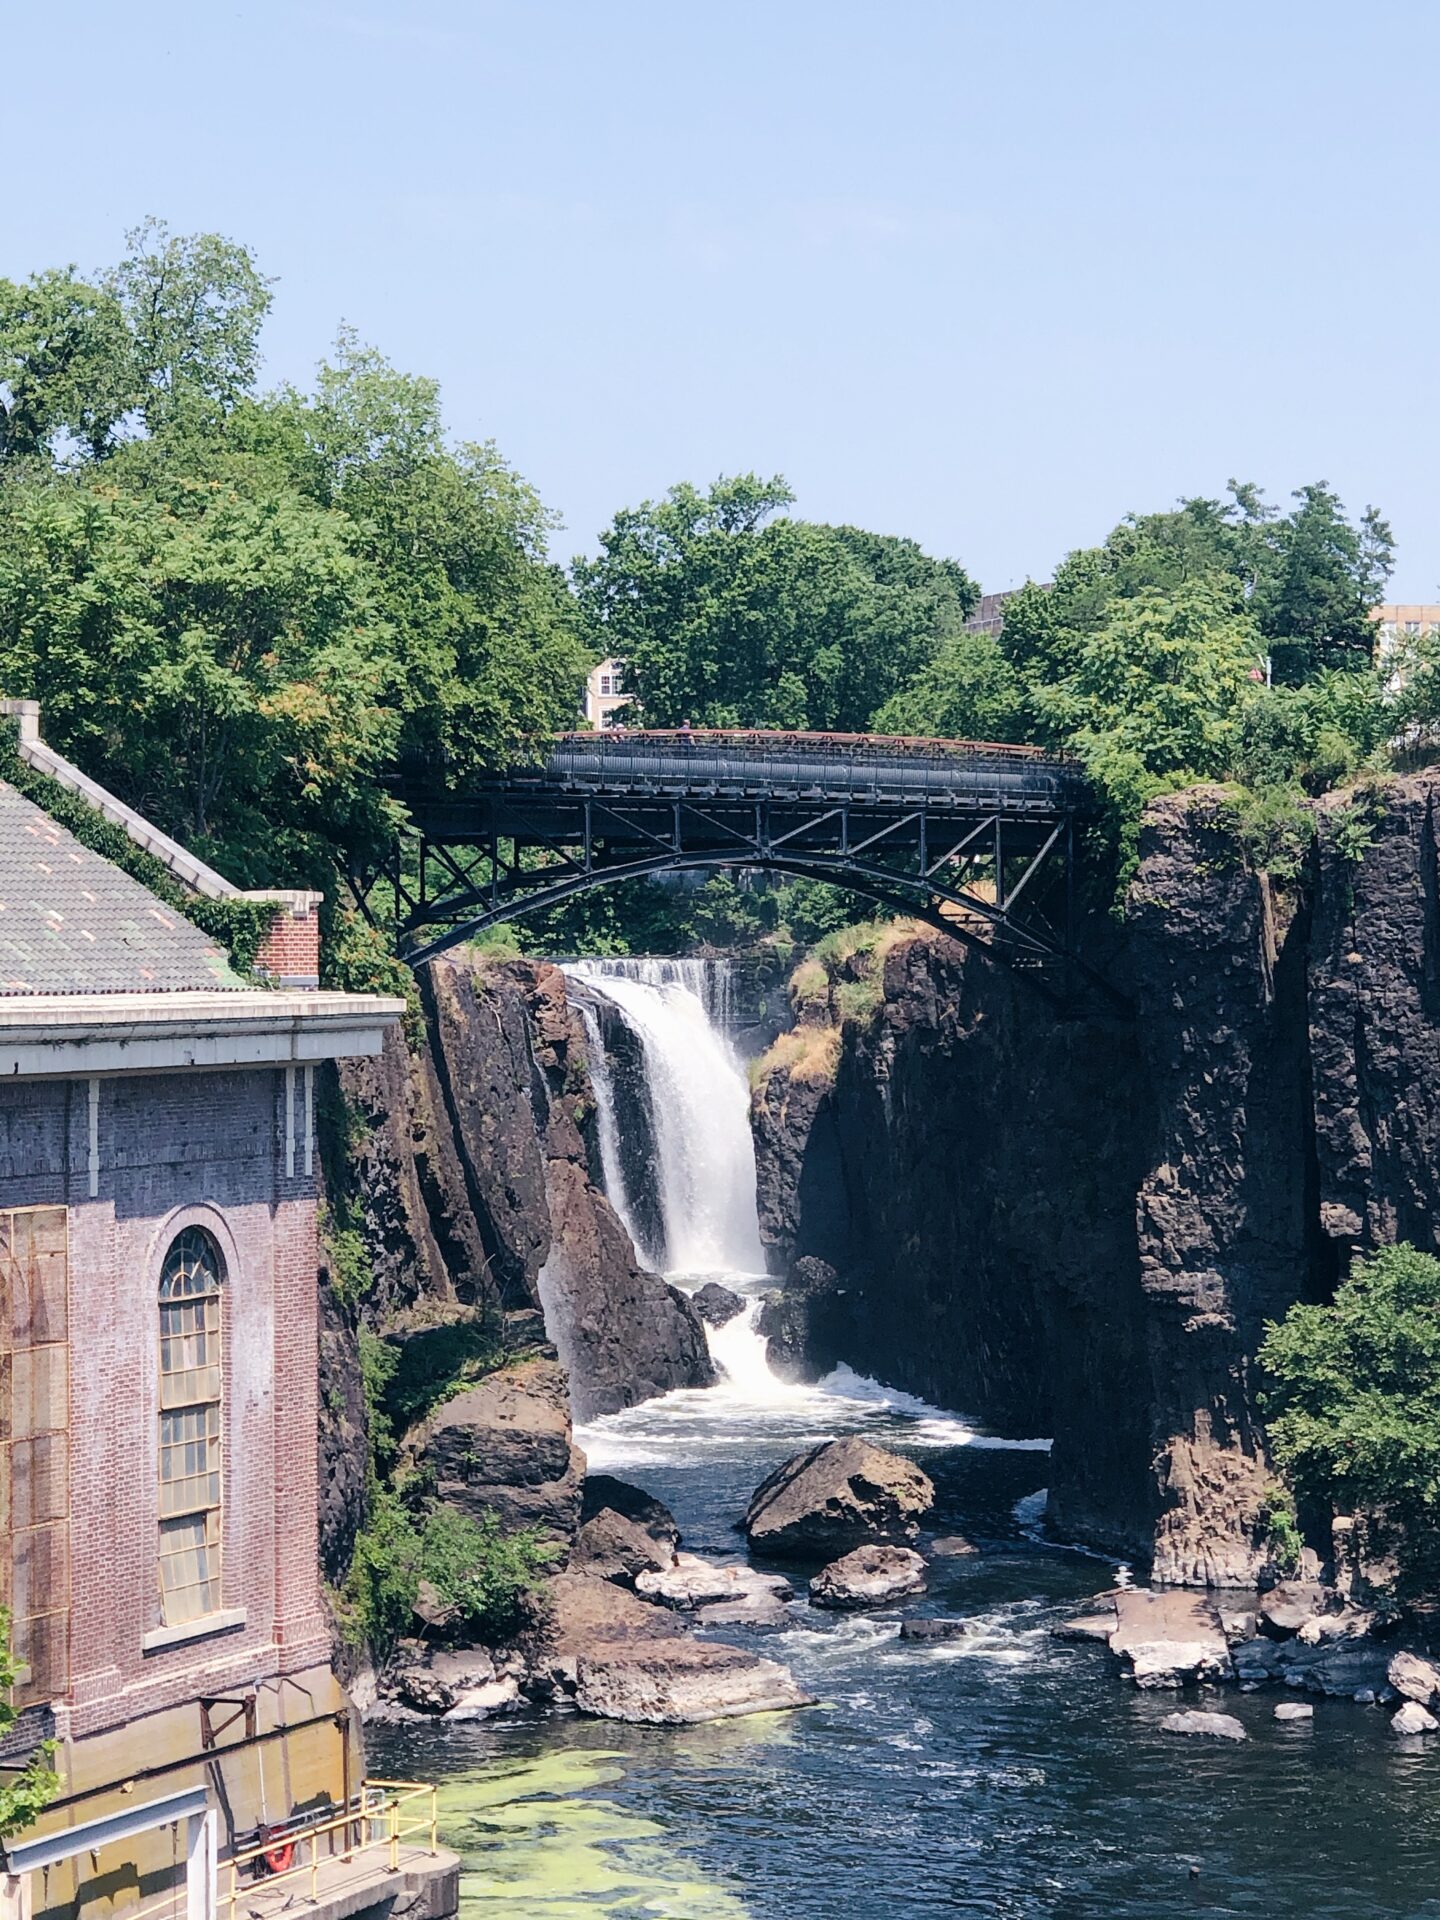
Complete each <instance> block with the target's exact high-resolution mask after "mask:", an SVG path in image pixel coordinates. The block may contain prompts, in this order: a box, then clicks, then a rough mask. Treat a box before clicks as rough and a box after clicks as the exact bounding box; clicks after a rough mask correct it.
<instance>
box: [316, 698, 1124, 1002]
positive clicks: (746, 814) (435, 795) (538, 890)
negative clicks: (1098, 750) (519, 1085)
mask: <svg viewBox="0 0 1440 1920" xmlns="http://www.w3.org/2000/svg"><path fill="white" fill-rule="evenodd" d="M404 798H405V800H406V803H407V806H408V809H409V812H410V817H411V820H412V822H413V828H412V830H411V831H410V832H409V833H408V834H407V835H406V836H405V837H404V839H403V840H402V841H401V842H400V843H397V845H396V847H395V849H394V852H393V855H392V857H391V858H390V859H389V860H388V861H387V862H386V863H385V864H384V865H383V866H381V867H379V868H374V869H370V870H368V871H367V872H364V873H357V874H354V875H352V885H353V887H354V890H355V893H356V897H357V899H358V900H359V902H360V904H361V907H362V908H363V910H364V911H365V912H366V913H367V914H368V915H369V916H370V917H371V919H372V920H374V921H376V922H377V923H378V921H379V919H380V918H381V917H382V915H384V916H386V917H388V918H389V919H390V920H391V922H392V925H393V928H394V931H395V932H396V934H397V935H398V939H399V944H400V950H401V952H402V953H403V954H404V956H405V958H406V959H407V960H409V961H411V962H412V964H418V963H419V962H420V961H423V960H427V959H430V958H431V957H432V956H434V955H435V954H438V953H441V952H443V951H444V950H445V949H446V948H447V947H451V946H454V945H456V944H457V943H458V942H460V941H462V940H465V939H468V938H470V937H471V936H473V935H474V934H476V933H478V932H479V931H481V930H482V929H483V928H485V927H488V926H493V925H495V924H497V923H498V922H500V921H504V920H513V919H517V918H520V917H522V916H523V915H525V914H528V913H534V912H538V911H539V910H541V909H542V908H545V907H550V906H554V905H556V904H557V903H558V902H560V901H562V900H566V899H569V898H570V897H572V896H573V895H575V894H577V893H582V892H585V891H586V890H588V889H590V888H592V887H597V886H605V885H611V884H614V883H615V882H617V881H621V880H631V879H636V878H640V877H642V876H645V875H651V874H658V873H665V872H675V871H684V870H694V869H706V868H710V869H718V868H726V867H742V868H743V867H748V868H757V869H760V870H762V871H769V872H777V873H785V874H793V875H798V876H800V877H802V878H805V879H812V880H825V881H829V882H831V883H833V884H834V885H837V886H842V887H847V888H850V889H852V890H854V891H855V892H858V893H862V894H866V895H868V896H869V897H870V898H871V899H873V900H875V901H876V902H878V903H879V904H881V905H883V906H886V907H889V908H891V909H892V910H894V911H896V912H899V913H906V914H910V915H912V916H914V917H915V918H917V919H920V920H924V921H927V922H929V923H930V924H931V925H932V926H935V927H938V928H940V929H941V930H942V931H943V932H945V933H947V934H950V935H951V936H953V937H954V938H955V939H957V940H961V941H964V942H966V943H967V944H969V945H971V946H975V947H978V948H980V949H982V950H983V951H984V952H986V953H987V954H989V955H990V956H991V957H992V958H994V959H996V960H999V961H1001V962H1003V963H1005V964H1006V965H1008V966H1010V967H1012V968H1015V969H1017V970H1018V971H1020V972H1022V973H1024V974H1026V975H1028V976H1030V977H1031V978H1033V979H1034V981H1035V983H1036V984H1037V985H1039V986H1041V987H1042V988H1044V989H1045V990H1047V991H1048V992H1050V993H1052V994H1054V995H1055V996H1056V997H1058V998H1062V999H1065V998H1069V997H1070V996H1071V994H1072V993H1073V991H1074V990H1075V988H1076V987H1077V986H1078V985H1079V984H1080V982H1081V980H1082V979H1088V980H1090V981H1098V982H1099V984H1100V985H1101V986H1104V984H1105V983H1104V982H1103V981H1101V980H1099V976H1097V975H1095V974H1094V973H1093V971H1092V970H1091V969H1090V968H1089V967H1087V966H1085V964H1084V963H1083V962H1082V961H1080V959H1079V958H1078V956H1077V955H1076V953H1075V949H1074V915H1075V878H1076V876H1075V859H1076V850H1075V826H1076V820H1077V816H1079V815H1080V814H1081V813H1082V812H1083V811H1084V808H1085V806H1086V804H1087V793H1086V788H1085V784H1084V781H1083V779H1082V778H1081V775H1080V773H1079V770H1078V768H1077V767H1076V766H1075V765H1074V763H1073V762H1071V761H1069V760H1067V759H1065V758H1063V757H1059V756H1055V755H1048V754H1045V753H1042V752H1040V751H1039V750H1038V749H1035V748H1029V747H1010V746H997V745H989V744H985V743H978V742H973V741H954V740H915V739H898V738H890V737H885V736H880V735H848V734H816V733H777V732H757V731H748V732H741V731H724V732H721V731H698V730H697V731H693V732H692V731H689V730H685V729H681V730H678V731H668V732H659V731H647V732H635V731H628V730H620V729H617V730H615V731H614V732H610V733H573V734H564V735H561V736H559V737H558V738H557V739H555V740H554V741H553V742H552V743H551V744H550V747H549V749H548V751H547V752H546V753H545V754H544V756H543V757H541V758H538V759H537V760H536V762H535V763H534V764H533V765H523V766H515V767H511V768H509V769H506V770H505V771H503V772H500V773H496V774H491V775H485V776H479V777H477V778H475V779H474V780H472V781H471V782H469V783H468V785H467V786H466V788H465V790H464V791H463V792H460V793H441V792H436V791H432V790H428V789H427V788H425V787H424V786H423V785H421V784H416V783H412V784H411V785H410V786H408V787H407V788H406V789H405V792H404ZM1107 991H1110V990H1109V989H1107Z"/></svg>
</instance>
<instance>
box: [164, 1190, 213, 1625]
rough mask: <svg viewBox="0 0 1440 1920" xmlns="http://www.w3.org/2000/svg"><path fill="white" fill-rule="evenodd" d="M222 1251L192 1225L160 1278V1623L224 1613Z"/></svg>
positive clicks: (171, 1253)
mask: <svg viewBox="0 0 1440 1920" xmlns="http://www.w3.org/2000/svg"><path fill="white" fill-rule="evenodd" d="M224 1275H225V1264H224V1262H223V1260H222V1259H221V1257H220V1249H219V1248H218V1247H217V1246H216V1244H215V1242H214V1241H213V1240H212V1239H211V1238H210V1235H209V1234H208V1233H206V1232H204V1230H203V1229H202V1228H200V1227H186V1229H185V1231H184V1232H183V1233H181V1234H180V1235H178V1236H177V1238H176V1239H175V1241H174V1242H173V1243H172V1245H171V1247H170V1251H169V1252H168V1253H167V1254H166V1256H165V1267H164V1270H163V1272H162V1273H161V1276H160V1618H161V1621H162V1623H163V1624H164V1625H165V1626H167V1627H178V1626H183V1625H184V1623H185V1622H186V1621H187V1620H199V1619H202V1618H203V1617H204V1616H205V1615H206V1614H207V1613H218V1612H219V1610H220V1401H221V1394H222V1384H221V1378H222V1376H221V1365H220V1283H221V1281H222V1280H223V1279H224Z"/></svg>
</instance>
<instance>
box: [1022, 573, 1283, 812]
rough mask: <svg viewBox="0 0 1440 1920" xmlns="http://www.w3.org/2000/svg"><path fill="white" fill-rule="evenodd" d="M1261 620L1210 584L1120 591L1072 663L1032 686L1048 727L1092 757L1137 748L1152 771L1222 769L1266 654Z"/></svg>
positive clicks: (1202, 773)
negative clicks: (1128, 594) (1233, 606)
mask: <svg viewBox="0 0 1440 1920" xmlns="http://www.w3.org/2000/svg"><path fill="white" fill-rule="evenodd" d="M1259 652H1260V645H1259V638H1258V635H1257V634H1256V631H1255V626H1254V623H1253V621H1251V620H1250V619H1249V618H1248V617H1247V616H1246V615H1245V614H1243V613H1235V612H1232V611H1231V610H1230V609H1229V608H1227V607H1226V606H1225V604H1224V603H1223V601H1221V602H1217V600H1216V598H1215V595H1214V594H1213V592H1212V591H1211V589H1210V587H1209V586H1208V584H1206V585H1199V586H1195V587H1192V588H1189V589H1188V590H1181V591H1177V592H1174V593H1165V592H1162V591H1161V590H1159V589H1158V588H1147V589H1146V590H1145V591H1143V592H1142V593H1139V594H1137V595H1136V596H1134V597H1133V598H1131V599H1120V600H1116V601H1115V602H1114V603H1113V604H1112V605H1111V607H1110V608H1109V609H1108V611H1107V617H1106V619H1105V620H1104V622H1103V624H1101V625H1099V626H1096V627H1095V628H1093V629H1092V630H1091V631H1090V632H1088V633H1087V634H1086V635H1085V636H1084V638H1083V640H1082V641H1081V642H1080V643H1079V645H1078V646H1077V648H1076V650H1075V652H1074V654H1073V657H1072V661H1071V665H1070V668H1069V670H1068V671H1067V672H1066V673H1065V675H1064V676H1063V677H1062V678H1061V679H1059V680H1057V681H1056V682H1054V683H1053V684H1051V685H1048V686H1039V687H1035V688H1034V689H1033V690H1032V702H1033V705H1034V707H1035V710H1036V712H1037V714H1038V716H1039V718H1040V721H1041V724H1042V726H1043V727H1044V728H1045V730H1046V731H1047V732H1048V733H1049V735H1050V737H1051V738H1052V739H1054V740H1056V741H1057V742H1061V743H1066V744H1070V745H1073V746H1075V747H1076V748H1078V749H1079V751H1080V752H1082V753H1084V754H1086V755H1087V756H1090V757H1092V758H1093V757H1095V756H1096V755H1100V754H1104V753H1131V754H1134V755H1135V756H1136V757H1137V758H1138V759H1139V761H1140V762H1141V763H1142V765H1143V766H1144V768H1145V770H1146V771H1147V772H1148V773H1151V774H1156V775H1162V776H1184V777H1185V778H1199V779H1205V778H1210V777H1214V776H1217V775H1219V774H1222V773H1223V772H1224V771H1225V770H1226V766H1227V763H1228V760H1229V757H1230V753H1231V749H1232V745H1233V741H1234V730H1235V722H1236V718H1237V715H1238V713H1239V709H1240V706H1241V703H1242V702H1243V701H1244V700H1245V698H1246V697H1247V696H1251V695H1253V690H1254V687H1255V684H1256V683H1255V680H1254V675H1255V673H1256V670H1257V666H1256V663H1257V660H1258V657H1259Z"/></svg>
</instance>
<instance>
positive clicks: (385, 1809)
mask: <svg viewBox="0 0 1440 1920" xmlns="http://www.w3.org/2000/svg"><path fill="white" fill-rule="evenodd" d="M373 1796H378V1798H375V1797H373ZM438 1799H439V1793H438V1789H437V1788H436V1787H434V1786H431V1785H428V1784H426V1783H424V1782H421V1781H415V1780H366V1781H364V1782H363V1783H362V1784H361V1787H360V1791H359V1793H358V1794H357V1795H356V1796H355V1801H356V1802H357V1803H358V1804H352V1805H350V1806H348V1807H345V1808H342V1809H341V1811H340V1812H338V1813H335V1814H332V1815H330V1817H329V1818H328V1819H324V1820H317V1821H304V1820H301V1821H291V1822H287V1823H286V1824H284V1825H280V1826H276V1827H272V1828H271V1829H270V1831H269V1833H268V1834H267V1836H266V1838H265V1839H264V1840H262V1841H259V1842H258V1843H257V1844H256V1845H254V1846H251V1847H245V1848H242V1849H241V1850H240V1851H238V1852H236V1853H233V1854H231V1855H230V1857H229V1858H228V1859H226V1860H222V1861H221V1862H220V1864H219V1873H220V1877H221V1881H222V1887H221V1888H217V1890H216V1900H215V1909H216V1920H235V1914H236V1907H237V1904H238V1902H239V1901H240V1900H242V1899H244V1900H246V1901H248V1902H251V1903H253V1902H254V1901H255V1900H257V1899H261V1900H263V1899H264V1898H265V1897H266V1896H267V1895H268V1894H269V1892H270V1890H271V1889H272V1888H273V1887H278V1886H281V1885H283V1884H284V1883H285V1882H287V1881H295V1880H299V1879H301V1878H302V1876H303V1877H304V1878H306V1879H307V1880H308V1882H309V1898H310V1901H311V1903H312V1905H313V1904H314V1903H315V1902H316V1901H317V1900H318V1898H319V1891H320V1872H321V1868H322V1866H323V1865H324V1863H325V1862H326V1861H328V1860H339V1861H342V1862H343V1861H349V1860H352V1859H354V1858H355V1856H356V1855H357V1854H365V1853H371V1852H378V1851H379V1850H380V1849H381V1848H384V1849H385V1855H386V1870H387V1871H388V1872H390V1873H395V1872H398V1871H399V1866H400V1846H401V1843H402V1841H406V1840H410V1839H412V1838H413V1837H414V1836H415V1835H417V1834H423V1835H425V1836H426V1838H427V1840H428V1845H426V1847H425V1851H426V1852H428V1853H431V1854H433V1853H436V1852H438V1850H439V1837H438V1826H439V1806H438ZM421 1800H423V1801H424V1802H425V1803H426V1804H425V1806H424V1807H423V1809H422V1810H420V1811H418V1812H417V1811H411V1812H407V1811H406V1809H407V1808H410V1807H413V1804H414V1803H415V1802H417V1801H421ZM376 1828H379V1831H378V1832H377V1831H375V1829H376ZM336 1834H340V1835H342V1836H343V1837H342V1841H341V1845H340V1846H339V1847H338V1848H337V1847H335V1846H334V1845H333V1844H332V1845H331V1846H330V1847H329V1848H328V1850H327V1851H326V1852H325V1853H324V1854H322V1853H321V1850H320V1842H321V1840H322V1839H324V1838H326V1837H327V1836H329V1837H330V1838H332V1840H333V1837H334V1836H335V1835H336ZM307 1843H308V1855H309V1857H308V1858H304V1857H302V1855H303V1853H304V1851H305V1849H306V1846H307ZM288 1846H293V1847H294V1848H295V1856H296V1857H295V1862H294V1864H293V1865H292V1866H289V1867H285V1868H283V1869H282V1870H281V1871H280V1872H278V1873H276V1872H275V1871H273V1870H271V1871H269V1872H267V1873H266V1874H265V1876H264V1878H263V1879H262V1880H260V1881H259V1882H255V1881H253V1880H247V1881H246V1882H245V1884H244V1885H243V1886H242V1884H241V1875H242V1874H243V1873H244V1872H245V1870H246V1869H247V1868H250V1867H253V1866H254V1864H255V1862H256V1861H257V1860H263V1859H264V1858H265V1856H266V1855H267V1854H271V1853H275V1852H277V1851H278V1850H279V1849H280V1848H282V1847H288ZM227 1872H228V1875H229V1881H228V1886H225V1885H224V1881H225V1876H226V1874H227ZM184 1902H185V1891H184V1889H183V1888H180V1889H178V1890H173V1891H171V1892H170V1893H168V1894H165V1895H164V1896H162V1898H161V1899H159V1900H156V1901H152V1902H151V1903H150V1904H149V1905H148V1906H144V1907H139V1908H137V1909H136V1910H135V1911H134V1912H133V1913H131V1914H129V1915H128V1916H127V1920H160V1916H161V1915H166V1916H174V1915H175V1914H177V1913H178V1912H179V1910H180V1908H181V1907H183V1905H184Z"/></svg>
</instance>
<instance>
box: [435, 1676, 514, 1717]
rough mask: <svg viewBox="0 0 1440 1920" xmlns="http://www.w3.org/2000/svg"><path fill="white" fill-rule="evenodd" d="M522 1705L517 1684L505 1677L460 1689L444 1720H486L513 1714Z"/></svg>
mask: <svg viewBox="0 0 1440 1920" xmlns="http://www.w3.org/2000/svg"><path fill="white" fill-rule="evenodd" d="M524 1704H525V1703H524V1701H523V1700H522V1699H521V1697H520V1687H519V1684H518V1682H517V1681H515V1680H512V1679H510V1678H509V1677H508V1676H507V1677H506V1678H505V1679H503V1680H487V1681H485V1682H484V1684H483V1685H480V1686H473V1687H462V1688H460V1689H459V1690H458V1691H457V1693H456V1695H455V1704H454V1706H453V1707H451V1709H450V1711H449V1713H448V1714H447V1715H446V1718H447V1719H450V1720H488V1719H489V1718H490V1717H491V1715H492V1714H496V1713H514V1712H515V1711H516V1710H517V1709H518V1708H520V1707H522V1706H523V1705H524Z"/></svg>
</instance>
